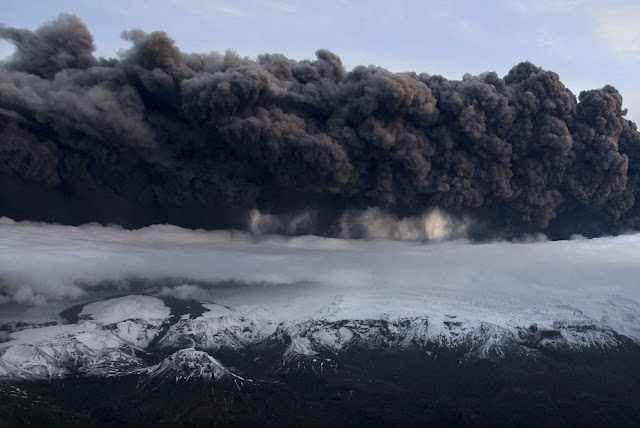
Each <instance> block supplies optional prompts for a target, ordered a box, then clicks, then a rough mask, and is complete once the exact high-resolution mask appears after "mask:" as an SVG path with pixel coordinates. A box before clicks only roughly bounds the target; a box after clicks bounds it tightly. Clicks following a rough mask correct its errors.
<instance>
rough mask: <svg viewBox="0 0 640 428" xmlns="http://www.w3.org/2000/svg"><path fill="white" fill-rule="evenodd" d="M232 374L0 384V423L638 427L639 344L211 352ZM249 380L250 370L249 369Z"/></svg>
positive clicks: (99, 378)
mask: <svg viewBox="0 0 640 428" xmlns="http://www.w3.org/2000/svg"><path fill="white" fill-rule="evenodd" d="M215 356H216V358H218V359H219V360H220V361H222V362H223V363H224V364H225V365H226V366H227V368H229V369H230V370H232V371H233V373H237V374H238V376H240V377H235V376H224V377H222V378H220V379H218V380H213V379H212V380H203V379H202V378H197V379H194V378H191V379H189V380H185V379H178V378H177V375H176V376H172V374H171V373H168V374H165V375H164V376H155V377H152V376H148V375H146V374H138V375H135V374H133V375H127V376H123V377H116V378H107V377H94V378H86V377H71V378H65V379H58V380H52V381H24V382H19V383H5V384H1V385H0V396H1V397H2V398H1V400H0V426H2V427H14V426H15V427H23V426H88V425H92V426H134V425H135V426H139V425H149V426H150V425H154V426H157V425H164V426H175V425H207V426H295V425H297V426H425V425H439V426H618V427H619V426H638V423H639V422H640V351H639V349H638V347H637V346H636V345H631V346H630V347H628V348H627V349H621V350H616V351H590V352H581V353H574V354H557V355H545V356H543V357H541V358H536V359H531V358H524V359H517V358H507V359H493V360H491V359H479V358H475V357H470V358H465V357H464V355H463V354H462V353H457V352H456V351H451V350H444V351H441V352H438V351H436V352H434V353H425V352H424V351H422V352H418V351H411V350H408V351H403V352H385V351H375V352H374V351H370V350H368V351H366V350H357V349H353V350H350V351H348V352H344V353H342V354H340V355H338V356H335V358H321V357H320V356H318V357H300V358H296V359H292V360H289V361H286V362H284V363H282V362H281V361H280V356H279V355H276V354H275V353H274V355H273V356H269V355H268V354H264V353H263V354H262V355H261V357H260V358H257V357H256V356H253V355H250V353H235V354H234V353H229V352H226V353H222V354H217V355H215ZM250 379H251V380H250Z"/></svg>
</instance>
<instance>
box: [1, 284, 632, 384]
mask: <svg viewBox="0 0 640 428" xmlns="http://www.w3.org/2000/svg"><path fill="white" fill-rule="evenodd" d="M236 291H237V290H236ZM254 291H258V292H260V293H262V292H264V290H262V289H254ZM325 292H326V290H323V292H322V293H320V294H319V295H316V297H317V298H318V299H319V300H320V301H322V300H323V293H325ZM245 293H246V297H247V300H250V299H251V293H252V292H251V291H246V292H245ZM313 294H314V293H309V292H308V293H307V295H306V297H305V299H301V298H300V300H299V301H298V304H301V303H300V302H303V301H305V300H306V299H309V298H311V297H312V295H313ZM299 297H300V296H299ZM379 299H380V296H369V298H367V297H366V296H357V299H355V300H351V299H350V298H349V296H337V297H335V298H334V299H333V300H332V301H331V302H330V303H329V304H328V305H326V306H324V307H321V308H320V309H319V310H316V311H312V312H310V313H309V314H308V315H306V316H302V317H300V318H297V319H291V317H287V316H285V314H286V313H287V311H286V310H283V309H282V308H283V307H286V305H287V304H291V302H290V301H289V300H288V299H285V300H283V301H280V302H276V301H271V302H270V303H269V304H265V305H262V306H255V305H251V304H244V305H238V306H237V307H231V306H228V305H221V304H219V303H212V302H191V303H190V306H189V307H192V308H196V307H199V310H198V311H195V310H194V313H193V314H190V313H183V314H182V315H181V316H180V317H177V316H174V315H175V314H172V313H171V310H170V308H169V307H167V305H165V302H164V301H163V298H161V297H152V296H142V295H130V296H123V297H116V298H111V299H105V300H102V301H97V302H92V303H89V304H86V305H84V306H83V307H82V310H81V311H79V316H78V320H77V323H75V324H61V325H55V326H46V327H37V326H36V327H33V328H24V329H22V330H19V331H14V332H12V333H9V334H8V337H7V341H6V342H4V343H0V377H4V378H14V379H46V378H54V377H61V376H66V375H71V374H81V375H92V376H116V375H122V374H127V373H137V374H141V373H146V374H149V375H153V376H171V377H174V378H176V379H190V378H194V377H198V378H203V379H208V380H215V379H219V378H220V377H221V376H223V375H225V374H231V373H232V372H231V371H229V370H228V369H226V368H225V367H224V366H223V365H222V363H220V362H219V361H218V360H216V359H215V358H213V357H212V356H211V355H210V354H215V353H216V352H220V351H225V352H235V353H239V354H242V353H243V352H249V351H250V352H252V353H254V354H258V355H260V353H261V352H267V351H268V352H276V353H277V355H279V356H280V357H279V359H280V361H281V362H282V363H287V362H291V361H293V360H296V359H298V358H306V357H316V356H318V357H322V356H323V355H324V357H332V356H335V355H340V354H341V353H343V352H345V351H349V350H354V349H368V350H380V351H393V352H401V351H404V350H409V349H411V350H418V351H421V352H424V353H425V355H431V354H432V353H438V352H440V351H443V350H449V351H451V350H454V351H458V352H462V353H463V354H465V355H467V356H468V357H478V358H490V359H499V358H504V357H518V358H529V357H539V356H541V355H543V354H544V353H545V352H583V351H587V350H596V351H611V350H616V349H619V348H624V347H626V346H630V345H633V344H635V345H638V337H637V336H635V335H633V334H632V335H629V334H628V333H629V332H634V331H635V330H634V329H633V328H632V327H631V326H629V327H628V328H627V329H626V330H619V329H616V328H615V327H616V325H617V324H616V323H607V320H608V319H610V318H606V317H605V318H601V319H595V318H593V317H589V316H586V315H585V314H584V312H582V310H580V309H579V307H578V306H575V305H574V306H568V305H563V304H560V305H555V304H553V303H549V304H547V305H546V306H538V307H535V306H533V307H530V310H529V311H528V312H527V311H524V312H511V310H513V308H512V307H511V306H509V304H508V302H505V304H503V305H500V304H499V303H500V302H499V301H493V302H492V304H489V302H488V301H478V302H475V306H474V305H473V304H472V303H473V302H470V301H463V300H458V301H453V300H451V299H443V298H442V297H440V298H436V296H433V298H432V300H431V302H430V304H427V303H425V302H424V301H419V302H422V305H419V304H416V301H415V300H416V299H415V296H408V297H406V298H403V297H397V298H396V299H394V301H393V303H390V302H388V304H387V305H382V303H381V301H380V300H379ZM590 304H591V305H592V304H593V302H591V303H590ZM511 305H512V306H513V302H512V303H511ZM617 307H618V306H610V307H606V308H602V311H603V312H604V313H607V314H609V316H610V317H612V315H613V312H612V311H615V310H616V308H617ZM382 308H385V309H386V311H380V309H382ZM418 308H421V311H420V310H419V309H418ZM629 310H630V308H629V307H627V308H626V311H627V312H625V313H626V315H627V316H628V317H629V318H628V319H629V322H631V323H633V322H635V321H634V320H636V319H637V318H638V317H639V316H640V312H629ZM294 312H295V311H294ZM418 312H421V313H419V314H418ZM196 315H197V316H196ZM363 315H369V316H366V317H365V316H363ZM149 355H168V356H167V357H166V358H165V359H164V360H163V361H160V362H159V363H156V364H152V365H151V366H148V365H147V364H148V363H146V362H145V361H147V360H148V358H146V357H147V356H149ZM145 367H146V368H145Z"/></svg>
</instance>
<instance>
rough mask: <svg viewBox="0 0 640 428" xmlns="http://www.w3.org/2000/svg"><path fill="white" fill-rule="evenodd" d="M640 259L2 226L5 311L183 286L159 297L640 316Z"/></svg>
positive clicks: (521, 247) (523, 247) (628, 253)
mask: <svg viewBox="0 0 640 428" xmlns="http://www.w3.org/2000/svg"><path fill="white" fill-rule="evenodd" d="M532 241H535V239H534V240H532ZM639 250H640V234H635V235H626V236H618V237H612V238H599V239H591V240H578V239H576V240H572V241H556V242H528V243H507V242H496V243H489V244H471V243H469V242H467V241H464V240H457V241H447V242H436V243H430V244H422V243H419V242H397V241H388V240H360V241H358V240H341V239H330V238H319V237H314V236H302V237H281V236H275V235H271V236H269V235H265V236H258V235H252V234H249V233H243V232H230V231H217V232H207V231H202V230H197V231H192V230H186V229H181V228H178V227H174V226H166V225H165V226H152V227H148V228H144V229H140V230H134V231H129V230H122V229H119V228H111V227H103V226H98V225H87V226H82V227H71V226H58V225H47V224H35V223H16V222H13V221H11V220H8V219H2V221H0V254H1V256H0V299H2V301H8V300H11V301H14V302H20V303H36V304H37V303H43V302H45V301H48V300H60V299H62V300H65V301H72V300H77V299H80V298H88V297H89V296H90V295H91V293H92V290H94V287H97V286H99V285H100V283H101V282H103V281H113V283H112V284H113V287H114V289H115V290H114V292H116V291H119V290H121V289H126V287H127V282H126V278H131V277H142V278H148V279H163V278H167V277H173V278H183V279H184V280H185V281H184V283H182V284H181V285H180V286H179V287H165V288H164V289H162V290H158V291H160V292H161V293H162V294H167V295H173V296H177V297H181V298H186V297H194V298H198V299H205V298H206V297H210V298H212V299H214V298H216V296H217V295H219V293H221V292H222V291H221V290H222V288H224V290H226V291H225V293H227V294H228V295H230V296H233V289H234V287H242V286H246V284H271V285H264V286H263V287H266V288H265V290H268V289H281V290H288V291H287V292H292V293H293V294H295V292H294V291H295V290H298V289H304V288H308V287H328V288H331V289H332V290H334V291H335V290H338V292H339V293H342V292H345V293H348V292H350V291H349V290H351V292H356V294H358V293H360V294H362V293H364V294H371V293H377V292H379V291H380V290H386V291H385V293H388V292H391V293H393V292H397V293H398V294H405V295H407V294H409V295H411V294H414V295H416V296H426V295H434V294H440V295H450V296H475V297H478V298H481V297H483V296H486V295H495V296H502V297H504V299H506V300H507V301H508V300H513V299H516V300H518V299H525V300H526V299H533V300H536V299H549V298H552V299H557V300H559V301H563V300H565V299H566V300H567V301H570V300H571V299H574V298H580V296H582V297H585V298H589V299H609V298H620V299H624V301H628V302H631V304H633V305H636V306H638V305H639V303H640V286H639V285H638V278H640V260H639V259H638V251H639ZM220 281H227V283H226V285H225V287H222V288H219V287H216V286H208V285H207V284H206V283H215V282H220ZM233 284H237V285H235V286H234V285H233ZM241 284H245V285H241ZM293 294H292V295H293ZM383 294H384V293H383ZM333 295H334V296H335V293H334V294H333ZM549 296H551V297H549ZM263 297H264V296H263ZM265 298H266V297H265ZM0 303H2V302H0Z"/></svg>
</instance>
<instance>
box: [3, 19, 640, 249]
mask: <svg viewBox="0 0 640 428" xmlns="http://www.w3.org/2000/svg"><path fill="white" fill-rule="evenodd" d="M0 37H2V38H4V39H6V40H8V41H10V42H12V43H13V44H14V45H15V48H16V51H15V54H14V55H13V57H11V58H10V59H9V60H8V61H7V62H5V63H4V64H2V67H1V68H0V215H5V216H9V217H12V218H15V219H37V220H45V221H56V222H62V223H71V224H75V223H82V222H88V221H98V222H103V223H118V224H121V225H123V226H126V227H137V226H142V225H146V224H150V223H165V222H168V223H174V224H179V225H183V226H188V227H204V228H228V227H235V228H246V227H248V226H247V224H248V222H249V220H250V217H251V213H252V212H255V211H253V210H255V209H257V210H260V212H262V213H265V214H269V215H276V216H280V217H279V218H284V219H286V218H287V216H289V215H294V213H296V212H313V213H314V214H313V216H311V217H309V218H310V219H311V220H310V221H307V222H306V223H305V229H304V231H300V230H298V229H295V230H296V233H302V232H305V233H320V234H327V235H339V234H340V231H339V230H337V225H338V224H339V222H340V219H344V218H345V217H344V216H345V215H347V214H349V213H352V212H363V211H364V210H366V209H367V208H375V209H377V210H381V211H382V212H386V213H389V214H390V215H393V216H395V218H404V217H411V216H419V215H421V214H422V213H424V212H427V211H429V210H433V209H437V208H439V209H443V210H445V211H447V212H448V213H451V214H452V215H454V216H458V217H460V218H462V217H467V218H468V217H471V218H473V219H476V220H478V221H475V222H474V224H475V226H473V227H472V229H474V230H472V232H474V233H475V235H476V236H478V237H489V236H495V235H500V236H517V235H520V234H524V233H535V232H544V233H546V234H548V235H549V236H551V237H553V238H563V237H568V236H570V235H571V234H573V233H581V234H583V235H588V236H595V235H600V234H605V233H617V232H620V231H623V230H625V229H637V228H638V227H640V202H638V203H636V199H637V198H638V196H639V192H640V134H639V133H638V131H637V129H636V126H635V124H634V123H632V122H630V121H628V120H626V119H625V118H624V116H625V114H626V110H624V109H623V108H622V96H621V95H620V94H619V93H618V91H617V90H616V89H615V88H613V87H611V86H605V87H604V88H602V89H596V90H590V91H584V92H582V93H581V94H580V96H579V97H578V99H576V97H575V96H574V94H572V93H571V91H569V90H568V89H567V88H566V87H565V86H564V85H563V84H562V82H561V81H560V79H559V78H558V75H557V74H555V73H553V72H550V71H546V70H543V69H541V68H539V67H536V66H535V65H533V64H531V63H529V62H523V63H521V64H518V65H516V66H515V67H514V68H513V69H512V70H511V71H509V73H508V74H507V76H505V77H504V78H500V77H498V76H497V75H496V73H493V72H489V73H484V74H481V75H480V76H471V75H465V76H464V77H463V79H462V80H461V81H457V80H447V79H445V78H443V77H441V76H430V75H427V74H415V73H391V72H389V71H387V70H385V69H383V68H380V67H373V66H369V67H364V66H360V67H356V68H355V69H354V70H352V71H350V72H347V71H345V69H344V67H343V66H342V63H341V61H340V58H338V57H337V56H336V55H335V54H333V53H331V52H329V51H326V50H319V51H317V52H316V59H315V60H304V61H294V60H290V59H288V58H286V57H284V56H283V55H279V54H269V55H262V56H259V57H258V59H257V60H255V61H253V60H249V59H246V58H241V57H239V56H238V55H236V54H235V53H234V52H231V51H227V52H226V53H225V54H218V53H210V54H187V53H183V52H181V51H180V50H179V49H178V48H177V47H176V46H175V44H174V42H173V40H172V39H171V38H169V37H168V36H167V35H166V34H165V33H163V32H153V33H145V32H143V31H141V30H132V31H127V32H125V33H123V37H124V38H125V39H126V40H129V41H130V42H131V43H132V47H131V48H130V49H129V50H128V51H126V52H124V53H122V54H121V55H120V57H119V58H118V59H102V58H101V59H97V58H95V57H94V56H93V53H92V52H93V49H94V44H93V38H92V36H91V34H90V33H89V31H88V30H87V27H86V26H85V25H84V24H83V23H82V22H81V21H80V20H79V19H78V18H76V17H74V16H72V15H61V16H59V17H58V18H57V19H54V20H52V21H51V22H48V23H46V24H44V25H43V26H41V27H40V28H38V29H37V30H36V31H34V32H32V31H29V30H23V29H15V28H11V27H6V26H0ZM305 218H306V217H305ZM305 221H306V220H305Z"/></svg>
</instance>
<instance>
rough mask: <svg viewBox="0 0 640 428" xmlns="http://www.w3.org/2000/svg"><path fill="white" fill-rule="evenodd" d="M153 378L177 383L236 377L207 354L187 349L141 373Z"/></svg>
mask: <svg viewBox="0 0 640 428" xmlns="http://www.w3.org/2000/svg"><path fill="white" fill-rule="evenodd" d="M140 373H141V374H145V375H148V376H149V377H151V378H160V379H163V378H170V379H172V380H175V381H188V380H189V379H194V378H195V379H202V380H218V379H221V378H223V377H224V376H230V377H235V376H234V375H233V374H232V373H231V372H230V371H229V370H227V369H226V367H224V366H223V365H222V363H221V362H220V361H218V360H216V359H215V358H213V357H212V356H210V355H209V354H207V353H206V352H202V351H197V350H195V349H193V348H186V349H181V350H179V351H176V352H175V353H173V354H171V355H169V356H168V357H167V358H165V359H164V360H162V361H161V362H160V363H158V364H156V365H153V366H151V367H148V368H146V369H144V370H142V371H141V372H140Z"/></svg>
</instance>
